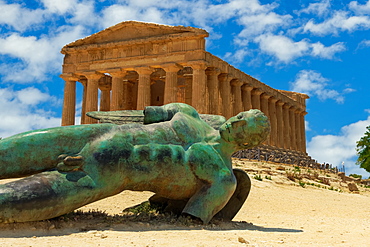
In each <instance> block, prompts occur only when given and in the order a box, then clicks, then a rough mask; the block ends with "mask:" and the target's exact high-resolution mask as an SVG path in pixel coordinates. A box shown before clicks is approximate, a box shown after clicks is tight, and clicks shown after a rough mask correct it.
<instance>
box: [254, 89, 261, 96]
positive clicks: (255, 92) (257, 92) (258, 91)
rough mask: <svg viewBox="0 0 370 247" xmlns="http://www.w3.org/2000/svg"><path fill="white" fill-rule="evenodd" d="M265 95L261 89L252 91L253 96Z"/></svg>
mask: <svg viewBox="0 0 370 247" xmlns="http://www.w3.org/2000/svg"><path fill="white" fill-rule="evenodd" d="M262 93H263V91H262V90H260V89H259V88H255V89H253V90H252V94H253V95H261V94H262Z"/></svg>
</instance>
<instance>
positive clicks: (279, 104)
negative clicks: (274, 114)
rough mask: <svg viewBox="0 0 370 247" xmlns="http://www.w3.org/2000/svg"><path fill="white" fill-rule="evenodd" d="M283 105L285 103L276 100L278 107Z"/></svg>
mask: <svg viewBox="0 0 370 247" xmlns="http://www.w3.org/2000/svg"><path fill="white" fill-rule="evenodd" d="M284 104H285V102H283V101H281V100H278V102H277V105H278V106H283V105H284Z"/></svg>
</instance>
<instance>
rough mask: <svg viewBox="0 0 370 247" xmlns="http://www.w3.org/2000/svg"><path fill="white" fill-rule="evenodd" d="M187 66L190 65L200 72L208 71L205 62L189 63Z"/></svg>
mask: <svg viewBox="0 0 370 247" xmlns="http://www.w3.org/2000/svg"><path fill="white" fill-rule="evenodd" d="M187 65H189V66H190V67H191V68H192V69H199V70H202V69H203V70H206V69H207V65H206V63H205V62H200V61H199V62H197V61H192V62H188V63H187Z"/></svg>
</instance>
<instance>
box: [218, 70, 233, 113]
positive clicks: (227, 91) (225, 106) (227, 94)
mask: <svg viewBox="0 0 370 247" xmlns="http://www.w3.org/2000/svg"><path fill="white" fill-rule="evenodd" d="M231 79H232V78H230V77H229V76H228V74H226V73H223V74H221V75H220V76H219V80H220V93H221V102H222V104H221V105H222V107H221V108H222V109H221V115H222V116H224V117H225V118H226V119H229V118H230V117H231V116H232V113H231V88H230V80H231Z"/></svg>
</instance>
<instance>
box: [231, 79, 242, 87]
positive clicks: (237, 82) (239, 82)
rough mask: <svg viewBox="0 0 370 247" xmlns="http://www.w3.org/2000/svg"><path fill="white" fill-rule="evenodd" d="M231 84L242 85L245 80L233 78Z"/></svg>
mask: <svg viewBox="0 0 370 247" xmlns="http://www.w3.org/2000/svg"><path fill="white" fill-rule="evenodd" d="M230 85H231V86H234V87H241V86H242V85H243V82H241V81H239V80H238V79H233V80H231V81H230Z"/></svg>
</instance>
